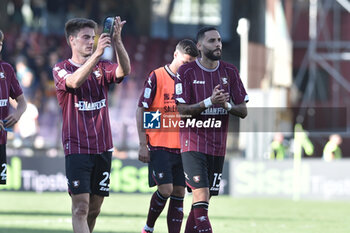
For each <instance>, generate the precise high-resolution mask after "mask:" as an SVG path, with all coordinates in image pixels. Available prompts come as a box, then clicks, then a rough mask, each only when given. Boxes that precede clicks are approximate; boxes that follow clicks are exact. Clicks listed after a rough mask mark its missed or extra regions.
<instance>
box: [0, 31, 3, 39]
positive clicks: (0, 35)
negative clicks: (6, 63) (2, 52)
mask: <svg viewBox="0 0 350 233" xmlns="http://www.w3.org/2000/svg"><path fill="white" fill-rule="evenodd" d="M3 40H4V33H3V32H2V31H1V30H0V41H3Z"/></svg>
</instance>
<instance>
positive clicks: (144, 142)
mask: <svg viewBox="0 0 350 233" xmlns="http://www.w3.org/2000/svg"><path fill="white" fill-rule="evenodd" d="M143 112H144V108H140V107H138V108H137V110H136V125H137V133H138V135H139V141H140V145H147V136H146V132H145V130H142V128H143V125H142V118H143Z"/></svg>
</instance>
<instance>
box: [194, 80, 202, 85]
mask: <svg viewBox="0 0 350 233" xmlns="http://www.w3.org/2000/svg"><path fill="white" fill-rule="evenodd" d="M193 84H205V81H200V80H193Z"/></svg>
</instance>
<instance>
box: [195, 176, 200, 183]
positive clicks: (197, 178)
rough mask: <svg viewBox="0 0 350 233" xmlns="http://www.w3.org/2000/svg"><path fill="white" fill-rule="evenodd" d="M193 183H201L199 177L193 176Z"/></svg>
mask: <svg viewBox="0 0 350 233" xmlns="http://www.w3.org/2000/svg"><path fill="white" fill-rule="evenodd" d="M193 181H194V182H196V183H199V181H201V176H193Z"/></svg>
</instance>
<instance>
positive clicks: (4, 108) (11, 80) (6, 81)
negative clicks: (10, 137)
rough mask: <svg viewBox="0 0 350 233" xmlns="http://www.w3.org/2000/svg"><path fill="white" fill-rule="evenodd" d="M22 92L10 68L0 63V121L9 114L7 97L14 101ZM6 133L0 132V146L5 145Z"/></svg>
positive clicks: (4, 63)
mask: <svg viewBox="0 0 350 233" xmlns="http://www.w3.org/2000/svg"><path fill="white" fill-rule="evenodd" d="M22 94H23V91H22V88H21V87H20V85H19V83H18V80H17V78H16V74H15V71H14V70H13V68H12V66H11V65H10V64H8V63H6V62H4V61H0V119H1V120H4V119H5V118H6V117H7V116H8V114H9V108H10V102H9V97H11V98H12V99H16V98H17V97H18V96H20V95H22ZM6 142H7V132H6V131H4V130H0V144H6Z"/></svg>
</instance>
